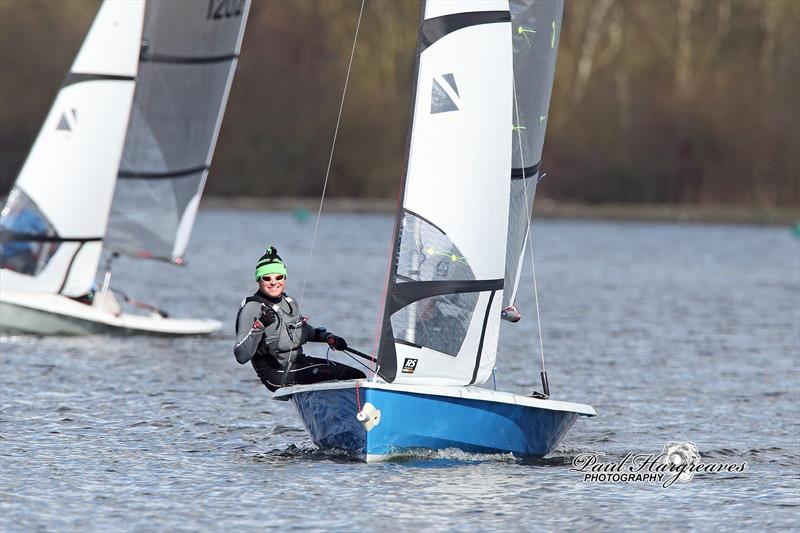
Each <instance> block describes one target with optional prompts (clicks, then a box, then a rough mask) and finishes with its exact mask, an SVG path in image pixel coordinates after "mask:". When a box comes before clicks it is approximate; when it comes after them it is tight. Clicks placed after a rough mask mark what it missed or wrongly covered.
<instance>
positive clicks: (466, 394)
mask: <svg viewBox="0 0 800 533" xmlns="http://www.w3.org/2000/svg"><path fill="white" fill-rule="evenodd" d="M356 383H358V385H359V388H362V389H379V390H389V391H395V392H410V393H415V394H430V395H433V396H446V397H450V398H464V399H470V400H484V401H488V402H498V403H508V404H512V405H524V406H527V407H537V408H539V409H548V410H551V411H566V412H570V413H577V414H579V415H583V416H596V415H597V412H596V411H595V410H594V408H593V407H592V406H591V405H586V404H582V403H574V402H564V401H560V400H540V399H538V398H531V397H530V396H522V395H519V394H513V393H511V392H502V391H495V390H491V389H484V388H481V387H463V386H462V387H456V386H444V385H401V384H395V383H382V382H377V381H369V380H365V379H361V380H349V381H327V382H323V383H314V384H312V385H293V386H291V387H284V388H282V389H278V390H277V391H275V393H274V394H273V396H272V397H273V398H274V399H276V400H288V399H289V398H291V397H292V395H294V394H296V393H299V392H310V391H316V390H336V389H351V388H355V386H356Z"/></svg>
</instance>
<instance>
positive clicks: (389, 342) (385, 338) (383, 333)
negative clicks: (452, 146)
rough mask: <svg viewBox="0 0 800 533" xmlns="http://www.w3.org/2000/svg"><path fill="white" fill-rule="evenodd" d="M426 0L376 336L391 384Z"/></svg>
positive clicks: (422, 4) (383, 368) (422, 1)
mask: <svg viewBox="0 0 800 533" xmlns="http://www.w3.org/2000/svg"><path fill="white" fill-rule="evenodd" d="M427 3H428V0H420V13H419V28H418V29H417V49H416V51H415V53H414V66H413V72H412V76H411V102H410V104H409V119H408V128H407V130H406V142H405V156H404V158H403V172H402V174H401V177H400V190H399V192H398V195H397V206H396V207H395V217H394V229H393V230H392V251H391V253H390V254H389V275H388V276H387V287H386V291H385V293H384V305H383V317H382V319H381V330H380V333H379V336H378V354H377V359H378V362H377V369H376V373H377V374H378V375H380V376H381V377H383V378H384V379H386V380H388V381H391V380H392V379H393V377H394V375H395V374H396V372H397V357H396V354H395V351H394V338H393V335H392V334H391V331H392V324H391V322H390V320H391V315H392V312H391V305H390V303H391V295H392V294H393V293H394V288H395V285H396V276H397V265H398V262H399V258H400V240H401V238H402V221H403V203H404V201H405V194H406V183H407V176H408V161H409V157H410V156H411V136H412V133H413V131H414V109H415V108H416V103H417V84H418V83H419V60H420V56H421V54H422V50H423V35H422V30H423V23H424V21H425V8H426V5H427Z"/></svg>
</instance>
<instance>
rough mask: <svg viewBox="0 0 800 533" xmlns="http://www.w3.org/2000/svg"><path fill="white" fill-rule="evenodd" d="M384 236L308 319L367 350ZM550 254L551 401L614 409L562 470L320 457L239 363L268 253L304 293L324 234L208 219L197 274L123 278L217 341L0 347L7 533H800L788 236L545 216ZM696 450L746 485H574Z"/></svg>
mask: <svg viewBox="0 0 800 533" xmlns="http://www.w3.org/2000/svg"><path fill="white" fill-rule="evenodd" d="M391 227H392V219H391V217H389V216H382V215H363V216H355V215H339V214H337V215H333V214H331V215H325V216H324V217H323V220H322V223H321V226H320V233H319V236H318V240H317V249H316V251H315V255H314V257H313V260H312V264H311V267H310V271H311V273H312V275H311V277H310V279H309V282H308V286H307V288H306V294H305V301H304V302H303V307H304V309H305V311H306V313H307V314H309V315H310V317H311V321H312V323H314V324H315V325H324V326H326V327H328V329H330V330H332V331H334V332H336V333H338V334H341V335H343V336H344V337H346V338H347V340H348V342H349V343H350V344H351V345H352V346H354V347H356V348H358V349H362V350H363V351H372V349H373V346H374V342H375V338H376V328H377V327H378V321H379V319H380V312H381V310H382V305H381V301H380V300H381V297H382V293H383V289H384V283H385V275H386V266H387V262H388V259H387V258H388V253H389V244H388V243H389V238H390V233H391ZM245 228H246V230H245V231H242V229H245ZM534 236H535V238H536V249H535V253H536V259H537V280H538V283H539V287H540V304H541V309H542V324H543V328H544V335H545V338H544V345H545V350H546V356H547V367H548V373H549V377H550V383H551V389H552V392H553V394H554V396H555V397H556V398H557V399H565V400H573V401H579V402H585V403H589V404H592V405H593V406H594V407H595V408H596V409H597V412H598V415H599V416H598V417H596V418H594V419H581V420H579V421H578V423H576V425H575V426H574V427H573V429H572V430H571V432H570V433H569V434H568V435H567V437H566V440H565V442H563V443H561V445H560V446H559V447H558V449H557V450H556V452H555V453H554V454H553V455H552V456H550V457H548V458H545V459H540V460H529V461H521V460H518V459H515V458H513V457H510V456H501V457H488V456H476V455H471V454H465V453H463V452H459V451H455V450H450V451H445V452H436V453H427V454H426V453H422V454H417V455H412V456H409V457H405V458H403V459H402V460H398V461H395V462H392V463H387V464H379V465H364V464H360V463H356V462H353V460H352V458H351V457H349V456H347V455H346V454H343V453H331V452H321V451H318V450H316V449H315V448H314V446H313V445H312V444H311V443H310V441H309V439H308V438H307V436H306V434H305V432H304V430H303V428H302V426H301V425H300V421H299V419H298V417H297V416H296V414H295V413H294V412H292V411H291V406H290V405H289V404H287V403H285V402H273V401H271V400H270V399H269V396H268V393H267V391H266V389H264V388H263V386H261V385H260V383H259V382H258V380H257V379H256V377H255V374H254V373H253V371H252V369H251V368H250V367H249V366H239V365H238V364H236V362H235V360H234V358H233V355H232V352H231V348H232V341H233V339H232V330H233V318H234V315H235V312H236V310H237V308H238V305H239V301H240V300H241V298H242V297H244V296H245V295H247V294H248V293H250V292H252V291H253V289H254V284H253V283H252V269H253V266H254V263H255V261H256V259H257V258H258V257H259V256H260V255H261V253H262V251H263V249H264V247H265V246H266V245H268V244H275V245H276V246H277V247H278V250H279V251H280V254H281V255H282V256H283V257H284V259H285V261H286V263H287V265H288V267H289V291H290V293H294V295H295V296H296V297H299V292H300V287H301V286H302V276H303V273H304V272H305V260H306V252H307V246H308V244H309V242H310V237H311V226H310V225H303V224H301V223H299V222H297V221H295V220H294V219H293V218H292V217H291V215H290V214H289V213H285V214H284V213H274V214H264V213H256V212H235V211H223V210H216V211H203V212H201V213H200V217H199V222H198V225H197V227H196V230H195V235H194V238H193V245H192V248H191V249H190V253H189V256H188V259H189V264H188V265H187V266H185V267H183V268H175V267H170V266H167V265H161V264H150V263H149V262H147V263H145V262H137V261H134V260H126V259H122V260H120V261H119V262H118V264H117V265H116V266H115V270H114V283H115V284H116V285H117V286H118V287H119V288H120V289H122V290H124V291H125V292H127V293H129V294H131V296H133V297H135V298H138V299H144V300H147V301H151V302H153V303H157V304H158V305H159V306H161V307H164V308H165V309H167V310H169V311H171V313H172V315H173V316H195V317H208V318H216V319H219V320H222V321H223V322H224V323H225V324H226V329H225V330H223V331H222V332H220V333H217V334H214V335H212V336H210V337H205V338H193V339H169V338H149V337H127V338H114V337H107V336H92V337H72V338H70V337H58V338H57V337H50V338H37V337H31V336H4V337H2V339H1V342H2V344H1V345H0V352H1V355H0V363H2V368H1V369H0V370H1V371H0V399H1V400H2V402H0V467H1V470H0V502H1V503H0V511H1V512H0V529H2V530H3V531H4V532H5V531H9V532H10V531H30V530H38V529H69V530H95V531H101V530H102V531H107V530H131V531H132V530H152V529H157V530H170V531H181V530H186V531H190V530H199V529H213V530H221V529H229V528H234V527H236V528H246V529H250V530H252V529H264V528H265V527H270V528H272V527H284V528H285V527H295V528H298V529H299V528H300V527H301V526H303V525H304V526H307V527H308V526H310V527H312V528H317V529H320V528H326V529H338V530H354V529H355V530H371V529H378V528H380V527H383V524H386V523H387V522H388V521H391V522H390V523H392V524H396V525H398V526H401V527H403V528H408V529H410V528H417V527H424V526H435V527H437V528H439V529H450V530H454V531H455V530H458V531H461V530H486V529H501V528H502V529H511V530H529V529H551V530H552V529H570V528H572V529H587V528H591V529H592V530H597V531H618V530H620V529H624V528H626V527H627V528H637V529H641V528H642V527H643V526H644V525H645V524H647V525H648V527H649V528H650V529H654V530H668V529H670V530H671V529H676V528H691V529H704V530H714V531H734V530H738V529H740V527H741V524H742V523H756V524H761V525H765V524H767V523H769V524H770V526H771V527H774V528H779V527H783V528H792V527H796V526H797V516H798V512H799V511H800V509H799V507H800V502H798V499H800V492H799V491H800V485H798V478H797V471H798V467H800V444H799V442H800V440H799V439H798V437H800V416H798V415H799V414H800V413H799V412H798V409H799V408H798V405H800V403H799V402H800V390H798V389H799V387H800V386H799V383H800V381H799V380H800V369H799V368H798V367H799V365H800V361H799V359H800V354H799V353H798V343H799V342H800V341H799V340H798V330H799V329H800V324H798V322H800V308H799V307H798V297H800V288H799V287H798V283H799V281H798V280H799V279H800V278H799V276H800V272H799V270H800V267H799V266H798V253H799V252H798V244H800V241H798V240H797V239H795V238H793V237H792V235H791V233H790V232H789V231H788V230H784V229H781V228H752V227H736V226H703V225H668V224H636V223H614V224H611V223H598V222H568V221H552V222H551V221H546V222H537V223H536V225H535V229H534ZM528 267H529V266H528ZM525 275H526V278H525V279H524V280H523V285H522V289H521V297H520V298H521V301H520V307H521V308H522V311H523V315H524V318H523V320H522V321H521V322H520V323H518V324H513V325H512V324H506V323H504V324H503V338H502V339H501V346H500V357H499V360H498V377H497V381H498V387H499V388H502V389H510V390H514V391H518V392H529V391H530V390H531V389H532V388H538V387H539V384H538V372H539V364H540V363H539V360H540V355H539V353H538V340H537V337H536V322H535V311H534V310H533V307H532V305H531V302H532V293H531V290H532V289H531V286H532V284H531V280H530V272H529V271H528V272H526V274H525ZM318 355H321V353H320V354H318ZM683 440H691V441H693V442H695V443H696V444H697V446H698V448H699V450H700V454H701V455H702V456H703V458H704V459H706V460H707V461H717V462H736V463H739V462H742V461H747V463H748V465H749V470H748V471H746V472H744V473H743V474H735V475H734V474H726V475H698V476H696V477H695V479H694V480H692V481H691V482H689V483H681V484H676V485H675V486H673V487H671V488H669V489H663V488H661V487H660V486H659V485H657V484H653V485H623V484H606V485H602V484H589V483H583V482H582V481H581V479H580V476H579V475H578V474H575V473H570V472H569V471H568V469H569V466H570V465H571V461H572V458H573V457H575V456H576V455H577V454H579V453H584V452H597V453H600V454H601V455H602V459H603V461H608V462H612V461H618V460H620V459H621V458H622V457H624V455H625V454H626V453H628V452H632V453H657V452H660V450H661V449H662V447H663V445H664V443H665V442H667V441H683Z"/></svg>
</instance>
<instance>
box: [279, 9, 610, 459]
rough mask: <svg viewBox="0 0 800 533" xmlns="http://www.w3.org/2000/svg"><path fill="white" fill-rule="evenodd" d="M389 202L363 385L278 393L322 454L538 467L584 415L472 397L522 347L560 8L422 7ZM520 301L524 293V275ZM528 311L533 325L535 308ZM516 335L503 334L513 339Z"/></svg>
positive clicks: (566, 407) (501, 396)
mask: <svg viewBox="0 0 800 533" xmlns="http://www.w3.org/2000/svg"><path fill="white" fill-rule="evenodd" d="M422 7H423V9H422V19H421V23H420V24H421V28H420V33H419V40H418V46H417V58H416V63H415V71H414V75H415V83H414V90H413V91H412V94H413V98H414V100H413V105H412V117H411V123H410V132H409V135H408V145H407V148H406V154H407V157H406V167H405V172H404V174H403V182H402V191H401V199H402V202H401V205H400V206H399V209H398V211H397V213H396V218H395V227H394V236H393V248H392V253H391V256H390V264H389V273H388V274H389V275H388V286H387V290H386V298H385V301H384V311H383V315H382V321H381V324H380V332H379V335H378V339H377V341H378V342H377V343H376V344H377V345H376V350H375V352H374V353H375V354H376V357H372V356H371V355H366V354H360V352H356V353H357V354H358V355H362V356H366V358H367V359H369V360H371V362H372V363H374V364H373V365H370V366H369V370H370V372H371V378H370V379H369V380H361V381H355V382H338V383H320V384H315V385H305V386H293V387H287V388H284V389H280V390H278V391H277V392H276V393H275V398H278V399H291V401H292V402H294V404H295V405H296V406H297V410H298V411H299V413H300V416H301V417H302V419H303V422H304V423H305V425H306V427H307V428H308V431H309V433H310V434H311V438H312V439H313V440H314V442H315V443H316V444H317V445H318V446H320V447H322V448H339V449H344V450H349V451H351V452H355V453H357V454H359V455H360V456H363V457H364V458H365V459H366V460H368V461H371V460H373V459H379V458H385V457H390V456H392V455H394V454H397V453H404V452H406V451H409V450H416V449H428V450H431V449H432V450H440V449H444V448H457V449H460V450H464V451H467V452H478V453H504V454H506V453H510V454H514V455H515V456H517V455H518V456H541V455H545V454H547V453H549V452H551V451H552V450H553V447H554V446H555V445H556V444H557V443H558V442H559V440H560V439H561V438H562V437H563V436H564V434H565V433H566V432H567V430H568V429H569V428H570V426H572V424H573V423H574V422H575V420H576V419H577V418H578V417H579V416H594V415H595V412H594V409H592V408H591V407H589V406H588V405H582V404H577V403H569V402H562V401H555V400H552V399H549V397H550V391H549V386H548V383H547V374H546V372H545V367H544V349H543V344H544V343H543V342H542V341H541V327H539V333H540V335H539V342H538V343H537V344H538V346H539V348H540V352H541V362H542V367H541V378H542V387H543V394H541V395H539V396H540V397H539V398H533V397H527V396H521V395H517V394H513V393H508V392H498V391H494V390H488V389H482V388H478V387H476V386H475V385H477V384H480V383H484V382H486V381H487V380H488V379H490V378H492V377H493V376H494V374H495V362H496V359H497V348H498V342H499V337H500V333H501V319H505V320H506V321H507V322H508V324H505V325H504V329H503V334H504V335H507V334H508V335H511V334H514V333H517V334H519V333H520V331H519V326H517V325H514V324H516V323H518V322H519V319H520V317H521V313H520V312H519V308H518V307H517V289H518V287H519V284H520V277H521V275H520V273H521V270H522V269H521V266H520V265H521V264H522V259H523V257H525V256H526V253H525V251H526V247H527V250H528V252H530V257H531V263H532V267H533V241H532V239H531V235H530V220H531V215H530V214H531V210H532V208H533V199H534V193H535V189H536V184H537V183H538V181H539V179H540V176H541V175H540V168H541V164H540V158H541V154H542V147H543V143H544V132H545V127H546V125H547V120H546V118H547V110H548V106H549V102H550V93H551V91H552V85H553V76H554V72H555V64H556V48H557V46H556V45H557V43H558V33H559V30H560V27H561V15H562V11H563V2H561V1H560V0H554V1H548V2H539V1H534V0H480V1H477V0H448V1H440V0H423V6H422ZM532 288H533V291H532V292H533V294H534V295H536V294H537V293H536V276H535V269H534V276H533V287H532ZM535 301H536V302H537V305H536V309H537V315H536V316H537V320H538V317H539V313H538V297H537V298H535ZM515 329H516V330H517V331H513V330H515Z"/></svg>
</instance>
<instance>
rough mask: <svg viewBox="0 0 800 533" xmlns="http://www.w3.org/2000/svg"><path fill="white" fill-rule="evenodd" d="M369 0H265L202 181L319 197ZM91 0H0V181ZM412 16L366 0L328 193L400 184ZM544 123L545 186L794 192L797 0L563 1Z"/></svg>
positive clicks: (754, 200) (798, 168) (636, 194)
mask: <svg viewBox="0 0 800 533" xmlns="http://www.w3.org/2000/svg"><path fill="white" fill-rule="evenodd" d="M359 4H360V2H359V1H357V0H328V1H322V2H320V1H317V0H292V1H279V0H255V2H254V4H253V8H252V11H251V16H250V21H249V23H248V28H247V34H246V37H245V42H244V45H243V50H242V57H241V63H240V69H239V72H238V74H237V78H236V81H235V83H234V88H233V91H232V94H231V98H230V102H229V105H228V112H227V114H226V118H225V122H224V124H223V129H222V132H221V135H220V140H219V144H218V147H217V151H216V156H215V161H214V166H213V168H212V174H211V177H210V179H209V181H208V185H207V191H208V192H209V193H212V194H224V195H255V196H271V197H277V196H297V195H310V196H313V195H317V194H319V191H320V188H321V184H322V178H323V176H324V171H325V166H326V164H327V157H328V151H329V149H330V142H331V138H332V135H333V129H334V124H335V120H336V113H337V111H338V104H339V98H340V96H341V88H342V84H343V82H344V77H345V72H346V66H347V60H348V57H349V52H350V46H351V43H352V37H353V31H354V29H355V24H356V18H357V15H358V8H359ZM97 5H98V2H97V0H66V1H53V0H50V1H47V0H35V1H34V0H29V1H22V0H0V118H2V121H1V122H2V128H0V191H5V190H7V189H8V188H9V187H10V185H11V183H12V182H13V180H14V178H15V176H16V173H17V172H18V170H19V167H20V165H21V164H22V161H23V160H24V157H25V155H26V153H27V150H28V149H29V147H30V144H31V143H32V142H33V139H34V137H35V135H36V133H37V130H38V128H39V126H40V124H41V121H42V120H43V118H44V116H45V114H46V112H47V109H48V108H49V105H50V103H51V102H52V99H53V97H54V96H55V93H56V91H57V88H58V84H59V81H60V79H61V78H62V77H63V76H64V74H65V73H66V71H67V69H68V68H69V64H70V63H71V61H72V59H73V57H74V55H75V53H76V52H77V49H78V47H79V46H80V43H81V41H82V39H83V37H84V35H85V33H86V30H87V29H88V27H89V24H90V23H91V20H92V18H93V17H94V14H95V12H96V9H97ZM418 19H419V3H418V1H416V0H408V1H403V0H397V1H392V0H368V1H367V4H366V7H365V12H364V19H363V21H362V28H361V34H360V36H359V42H358V48H357V50H356V56H355V63H354V67H353V73H352V75H351V84H350V88H349V91H348V94H347V100H346V103H345V108H344V116H343V119H342V125H341V130H340V134H339V140H338V143H337V151H336V157H335V160H334V167H333V170H332V175H331V181H330V185H329V194H331V195H332V196H361V197H377V196H383V197H391V196H395V195H396V193H397V187H398V184H399V180H400V174H401V173H402V168H403V158H404V153H403V150H404V140H405V135H406V128H407V124H408V115H409V103H410V89H411V70H412V63H413V58H414V50H415V42H416V37H417V24H418ZM548 124H549V129H548V137H547V142H546V146H545V153H544V167H545V168H546V169H548V172H549V175H548V178H547V179H545V181H544V182H543V184H542V189H541V194H543V195H544V196H549V197H551V198H556V199H563V200H571V201H581V202H596V203H597V202H635V203H659V204H681V205H691V204H696V205H741V206H753V207H770V206H780V207H798V206H800V2H795V1H792V0H707V1H704V0H567V3H566V11H565V14H564V21H563V29H562V33H561V41H560V48H559V60H558V67H557V72H556V82H555V88H554V91H553V99H552V103H551V110H550V118H549V120H548ZM54 179H57V178H56V177H54Z"/></svg>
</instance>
